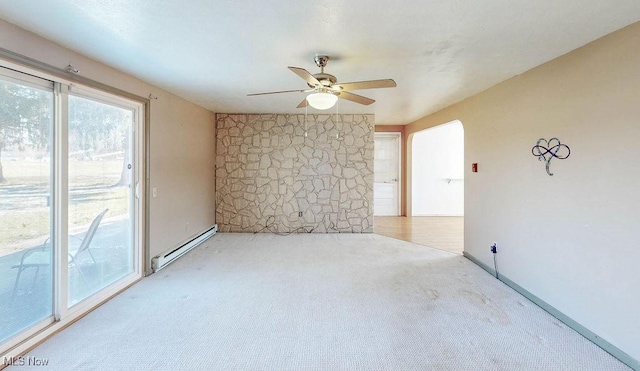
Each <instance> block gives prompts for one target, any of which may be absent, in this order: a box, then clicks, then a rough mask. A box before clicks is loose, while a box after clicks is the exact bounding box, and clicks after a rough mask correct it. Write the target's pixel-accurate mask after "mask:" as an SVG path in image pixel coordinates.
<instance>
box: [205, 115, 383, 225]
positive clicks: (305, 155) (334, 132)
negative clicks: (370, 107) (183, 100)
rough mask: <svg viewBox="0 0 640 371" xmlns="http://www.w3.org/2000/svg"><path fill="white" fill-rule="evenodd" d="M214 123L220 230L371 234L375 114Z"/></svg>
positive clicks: (222, 118)
mask: <svg viewBox="0 0 640 371" xmlns="http://www.w3.org/2000/svg"><path fill="white" fill-rule="evenodd" d="M216 121H217V157H216V193H217V197H216V214H217V217H216V219H217V221H218V224H219V226H220V231H222V232H227V231H228V232H291V231H306V232H317V233H333V232H341V233H344V232H355V233H360V232H369V233H370V232H373V126H374V117H373V115H327V114H321V115H318V114H313V115H308V116H306V115H296V114H291V115H284V114H262V115H257V114H246V115H243V114H239V115H228V114H218V115H216ZM305 131H306V134H305ZM300 213H301V214H302V215H300ZM267 225H269V228H265V226H267Z"/></svg>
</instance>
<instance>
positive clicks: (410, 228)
mask: <svg viewBox="0 0 640 371" xmlns="http://www.w3.org/2000/svg"><path fill="white" fill-rule="evenodd" d="M373 230H374V233H377V234H379V235H382V236H387V237H392V238H396V239H399V240H404V241H408V242H413V243H417V244H419V245H424V246H429V247H433V248H436V249H439V250H444V251H448V252H451V253H454V254H459V255H461V254H462V250H463V248H464V217H462V216H412V217H405V216H376V217H375V218H374V227H373Z"/></svg>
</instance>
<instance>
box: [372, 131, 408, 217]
mask: <svg viewBox="0 0 640 371" xmlns="http://www.w3.org/2000/svg"><path fill="white" fill-rule="evenodd" d="M376 137H389V138H396V139H397V140H398V154H397V156H398V181H397V190H396V191H397V192H398V194H397V200H398V202H396V215H395V216H401V215H402V132H400V131H380V132H374V134H373V138H374V140H375V138H376ZM374 153H375V151H374ZM374 183H375V174H374Z"/></svg>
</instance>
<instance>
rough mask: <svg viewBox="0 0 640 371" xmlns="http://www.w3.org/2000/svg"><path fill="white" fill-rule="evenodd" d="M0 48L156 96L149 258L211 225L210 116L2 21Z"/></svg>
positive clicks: (152, 126) (212, 140)
mask: <svg viewBox="0 0 640 371" xmlns="http://www.w3.org/2000/svg"><path fill="white" fill-rule="evenodd" d="M0 47H2V48H4V49H7V50H10V51H12V52H15V53H18V54H21V55H24V56H27V57H30V58H33V59H35V60H38V61H40V62H42V63H46V64H49V65H52V66H54V67H57V68H61V69H64V68H66V66H67V65H68V64H69V63H72V64H73V65H74V66H75V67H76V68H77V69H79V70H80V74H81V75H82V76H84V77H86V78H89V79H92V80H95V81H98V82H101V83H104V84H107V85H110V86H112V87H115V88H118V89H121V90H124V91H127V92H129V93H132V94H136V95H138V96H141V97H148V96H149V94H153V95H154V96H156V97H158V99H157V100H151V103H150V105H151V107H150V109H151V115H150V117H151V124H150V128H149V129H150V135H151V136H150V163H151V168H150V185H151V187H156V188H157V189H158V197H157V198H151V202H150V215H149V218H150V241H149V242H150V248H151V254H150V255H151V256H154V255H157V254H159V253H161V252H163V251H165V250H167V249H170V248H173V247H176V246H179V245H180V244H182V243H183V242H185V241H188V240H189V239H190V238H192V237H193V236H195V235H197V234H199V232H202V231H204V230H206V229H207V228H209V227H210V226H212V225H213V224H214V223H215V206H214V204H215V195H214V192H215V179H214V157H215V125H214V114H213V113H212V112H209V111H207V110H206V109H204V108H202V107H199V106H197V105H195V104H192V103H190V102H187V101H185V100H184V99H182V98H179V97H177V96H175V95H172V94H170V93H168V92H166V91H164V90H162V89H159V88H157V87H155V86H152V85H150V84H147V83H145V82H143V81H140V80H138V79H136V78H135V77H132V76H130V75H127V74H125V73H122V72H119V71H117V70H115V69H113V68H110V67H108V66H106V65H103V64H101V63H98V62H96V61H93V60H91V59H89V58H87V57H84V56H82V55H79V54H77V53H74V52H72V51H70V50H68V49H65V48H63V47H61V46H59V45H57V44H55V43H53V42H51V41H48V40H45V39H43V38H41V37H39V36H37V35H35V34H33V33H30V32H27V31H25V30H23V29H21V28H18V27H16V26H14V25H12V24H10V23H7V22H5V21H2V20H0ZM187 223H188V226H187ZM149 258H150V257H148V259H147V260H149Z"/></svg>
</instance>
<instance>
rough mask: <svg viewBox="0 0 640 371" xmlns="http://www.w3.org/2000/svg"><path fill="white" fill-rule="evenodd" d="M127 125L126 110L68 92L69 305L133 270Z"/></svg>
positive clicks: (129, 112)
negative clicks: (69, 94) (70, 94)
mask: <svg viewBox="0 0 640 371" xmlns="http://www.w3.org/2000/svg"><path fill="white" fill-rule="evenodd" d="M132 123H133V111H132V110H129V109H123V108H120V107H117V106H114V105H110V104H106V103H103V102H99V101H96V100H92V99H87V98H84V97H78V96H69V127H68V139H69V140H68V148H69V149H68V152H69V156H68V169H69V170H68V171H69V176H68V184H69V185H68V188H69V193H68V203H69V205H68V218H69V222H68V234H69V256H68V264H69V270H68V288H69V294H68V303H67V304H68V306H69V307H71V306H73V305H74V304H76V303H78V302H80V301H82V300H83V299H85V298H87V297H88V296H90V295H92V294H94V293H96V292H98V291H100V290H101V289H103V288H105V287H106V286H108V285H110V284H111V283H114V282H116V281H118V280H119V279H121V278H123V277H124V276H126V275H127V274H129V273H131V272H133V270H134V245H133V228H132V226H133V223H132V221H133V216H134V213H133V207H132V205H133V199H132V197H133V194H132V179H133V176H132V175H133V165H134V164H133V163H132V161H131V158H133V157H132V156H131V154H130V152H131V148H132V145H131V138H132V129H133V125H132Z"/></svg>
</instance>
